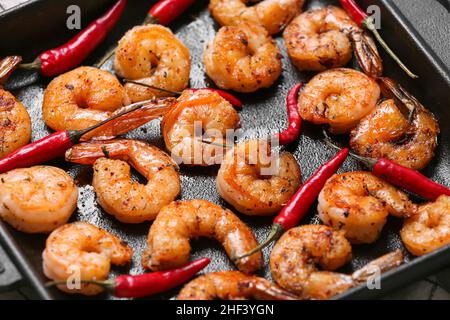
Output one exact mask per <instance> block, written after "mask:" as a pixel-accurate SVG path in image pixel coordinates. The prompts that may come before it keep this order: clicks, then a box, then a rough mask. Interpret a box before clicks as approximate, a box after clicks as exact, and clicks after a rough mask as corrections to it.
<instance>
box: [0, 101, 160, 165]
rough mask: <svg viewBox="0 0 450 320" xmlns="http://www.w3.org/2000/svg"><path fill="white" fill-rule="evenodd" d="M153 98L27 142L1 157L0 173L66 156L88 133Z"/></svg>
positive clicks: (134, 109) (140, 106) (142, 105)
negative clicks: (83, 125)
mask: <svg viewBox="0 0 450 320" xmlns="http://www.w3.org/2000/svg"><path fill="white" fill-rule="evenodd" d="M151 101H152V100H147V101H142V102H138V103H135V104H133V105H130V108H129V109H127V110H125V111H123V112H121V113H118V114H116V115H114V116H112V117H111V118H109V119H106V120H104V121H102V122H100V123H98V124H96V125H94V126H92V127H89V128H86V129H83V130H64V131H58V132H55V133H52V134H50V135H48V136H46V137H44V138H42V139H40V140H38V141H35V142H33V143H30V144H27V145H25V146H23V147H22V148H19V149H17V150H16V151H14V152H13V153H11V154H9V155H7V156H5V157H3V158H1V159H0V173H3V172H7V171H10V170H13V169H17V168H25V167H31V166H34V165H37V164H40V163H44V162H46V161H49V160H52V159H55V158H58V157H64V154H65V152H66V151H67V150H68V149H70V148H71V147H72V146H73V145H75V144H76V143H78V142H79V141H80V139H81V138H82V137H83V136H84V135H85V134H87V133H89V132H91V131H93V130H95V129H97V128H99V127H101V126H103V125H104V124H106V123H108V122H110V121H112V120H115V119H117V118H119V117H122V116H124V115H126V114H128V113H130V112H133V111H136V110H137V109H139V108H142V107H144V106H145V105H146V104H148V103H149V102H151Z"/></svg>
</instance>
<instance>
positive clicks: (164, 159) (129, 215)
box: [66, 139, 180, 223]
mask: <svg viewBox="0 0 450 320" xmlns="http://www.w3.org/2000/svg"><path fill="white" fill-rule="evenodd" d="M105 157H106V158H105ZM66 160H67V161H71V162H76V163H81V164H93V165H94V178H93V182H92V184H93V186H94V190H95V192H96V194H97V200H98V202H99V203H100V205H101V206H102V208H103V209H104V210H105V211H106V212H108V213H109V214H112V215H113V216H115V217H116V218H117V219H118V220H119V221H121V222H125V223H141V222H144V221H148V220H153V219H155V217H156V215H157V214H158V212H159V210H160V209H161V208H162V207H163V206H165V205H167V204H169V203H170V202H172V201H173V200H174V199H175V198H176V197H177V196H178V195H179V193H180V176H179V173H178V166H177V164H176V163H175V162H174V161H173V160H172V159H171V158H170V157H169V156H168V155H167V154H166V153H164V152H163V151H161V150H160V149H158V148H156V147H153V146H151V145H149V144H147V143H145V142H142V141H137V140H125V139H118V140H109V141H94V142H86V143H82V144H79V145H76V146H74V147H73V148H72V149H70V150H68V151H67V153H66ZM127 163H129V164H131V165H132V166H133V168H135V169H136V170H137V171H138V172H139V173H140V174H141V175H142V176H144V177H145V178H146V179H147V184H146V185H143V184H141V183H139V182H136V181H133V180H132V179H131V173H130V166H129V165H128V164H127Z"/></svg>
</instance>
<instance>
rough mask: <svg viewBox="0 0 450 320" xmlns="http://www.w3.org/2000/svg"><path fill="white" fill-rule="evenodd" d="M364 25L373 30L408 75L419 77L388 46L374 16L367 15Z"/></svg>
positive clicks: (385, 48) (384, 47) (381, 43)
mask: <svg viewBox="0 0 450 320" xmlns="http://www.w3.org/2000/svg"><path fill="white" fill-rule="evenodd" d="M362 24H363V26H364V27H365V28H367V30H369V31H371V32H372V33H373V35H374V36H375V38H376V39H377V41H378V42H379V43H380V45H381V46H382V47H383V49H384V50H386V52H387V53H388V54H389V56H391V58H392V59H394V61H395V62H396V63H397V64H398V65H399V66H400V68H402V69H403V71H405V72H406V74H407V75H408V76H410V77H411V78H413V79H417V78H419V76H418V75H416V74H415V73H413V72H412V71H411V70H409V69H408V67H407V66H406V65H405V64H404V63H403V62H402V61H401V60H400V58H399V57H398V56H397V55H396V54H395V53H394V51H392V49H391V48H390V47H389V46H388V44H387V43H386V42H385V41H384V39H383V38H382V37H381V35H380V33H379V32H378V30H377V28H376V27H375V24H374V22H373V19H372V17H367V18H365V19H364V20H363V22H362Z"/></svg>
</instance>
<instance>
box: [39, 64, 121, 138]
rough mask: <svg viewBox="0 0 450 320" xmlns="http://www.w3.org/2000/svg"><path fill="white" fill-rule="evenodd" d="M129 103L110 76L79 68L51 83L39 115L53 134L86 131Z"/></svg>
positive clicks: (114, 79)
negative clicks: (53, 131) (55, 132)
mask: <svg viewBox="0 0 450 320" xmlns="http://www.w3.org/2000/svg"><path fill="white" fill-rule="evenodd" d="M128 102H129V99H128V96H127V94H126V92H125V89H124V88H123V86H122V85H121V84H120V82H119V80H117V78H116V77H115V76H114V75H112V74H111V73H109V72H107V71H103V70H99V69H97V68H92V67H79V68H77V69H75V70H72V71H69V72H67V73H65V74H63V75H60V76H58V77H56V78H55V79H53V80H52V81H51V82H50V84H49V85H48V87H47V89H46V90H45V94H44V103H43V105H42V113H43V117H44V121H45V124H46V125H47V126H49V127H50V128H52V129H53V130H55V131H61V130H80V129H85V128H88V127H90V126H92V125H94V124H97V123H99V122H101V121H103V120H106V119H107V118H109V117H110V116H112V114H113V112H114V111H115V110H118V109H120V108H121V107H123V106H124V105H126V104H128Z"/></svg>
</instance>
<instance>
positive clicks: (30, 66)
mask: <svg viewBox="0 0 450 320" xmlns="http://www.w3.org/2000/svg"><path fill="white" fill-rule="evenodd" d="M18 68H19V69H24V70H29V71H37V70H40V69H41V61H40V60H39V59H36V60H34V61H33V62H30V63H21V64H19V66H18Z"/></svg>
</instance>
